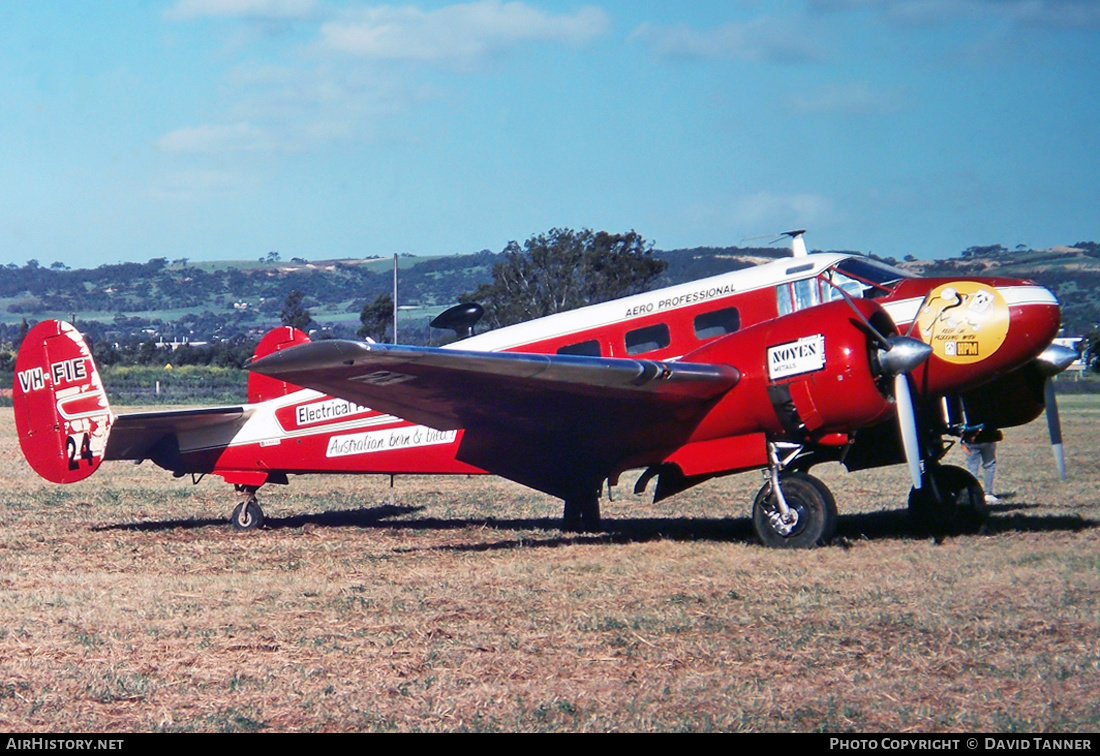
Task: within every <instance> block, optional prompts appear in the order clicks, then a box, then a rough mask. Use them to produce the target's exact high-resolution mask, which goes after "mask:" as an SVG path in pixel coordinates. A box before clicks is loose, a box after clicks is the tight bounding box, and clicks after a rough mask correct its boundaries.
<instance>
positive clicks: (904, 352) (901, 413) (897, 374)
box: [829, 281, 932, 488]
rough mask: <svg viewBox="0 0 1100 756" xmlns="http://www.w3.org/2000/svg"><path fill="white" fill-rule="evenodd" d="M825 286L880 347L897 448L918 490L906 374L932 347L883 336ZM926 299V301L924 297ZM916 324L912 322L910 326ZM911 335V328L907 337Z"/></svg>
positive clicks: (915, 443)
mask: <svg viewBox="0 0 1100 756" xmlns="http://www.w3.org/2000/svg"><path fill="white" fill-rule="evenodd" d="M829 284H830V285H831V286H833V288H834V289H836V290H837V291H838V292H839V293H840V295H841V296H842V297H844V301H845V302H847V303H848V306H849V307H851V308H852V311H853V312H855V314H856V315H857V316H859V319H860V320H861V321H862V322H863V325H865V326H866V327H867V329H868V330H869V331H870V332H871V334H872V335H873V336H874V337H875V339H876V340H877V341H878V343H879V344H881V345H882V347H881V348H880V349H879V350H878V352H877V354H876V357H877V360H878V367H879V371H880V372H879V374H880V375H882V376H890V377H893V379H894V404H895V405H896V408H897V413H898V429H899V430H900V431H901V446H902V449H903V450H904V451H905V462H906V464H907V465H908V466H909V477H910V478H912V480H913V488H920V487H921V470H920V438H919V437H918V435H917V410H916V407H915V406H914V404H913V394H912V392H910V390H909V373H911V372H913V371H914V370H916V369H917V368H918V367H920V366H921V365H923V364H924V363H925V362H926V361H927V360H928V358H929V357H931V356H932V347H931V345H929V344H925V343H924V342H923V341H921V340H920V339H918V338H915V337H913V336H910V335H909V334H906V335H905V336H901V335H899V334H894V335H892V336H884V335H883V333H882V332H881V331H879V330H878V329H877V328H875V327H874V325H872V324H871V321H869V320H868V319H867V318H866V316H864V314H863V313H862V312H860V309H859V308H858V307H856V303H855V302H854V301H852V296H851V295H850V294H849V293H848V292H846V291H845V290H844V289H843V288H841V287H840V286H837V285H836V284H834V283H833V282H832V281H829ZM926 299H927V297H926ZM915 322H916V321H915V320H914V323H915ZM912 332H913V328H912V326H910V328H909V333H912Z"/></svg>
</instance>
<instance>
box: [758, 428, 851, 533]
mask: <svg viewBox="0 0 1100 756" xmlns="http://www.w3.org/2000/svg"><path fill="white" fill-rule="evenodd" d="M801 451H802V447H801V445H799V444H789V443H782V442H775V443H769V444H768V460H769V464H768V482H767V483H765V484H764V487H763V488H761V489H760V492H759V493H757V494H756V500H755V501H754V502H753V505H752V525H753V529H754V530H755V531H756V536H757V538H759V539H760V541H761V542H762V543H763V544H764V545H765V546H770V547H772V548H777V549H811V548H813V547H814V546H820V545H821V544H823V543H825V542H826V541H828V540H829V539H830V538H832V537H833V533H835V532H836V500H835V499H834V498H833V494H832V493H831V492H830V491H829V488H828V486H826V485H825V484H824V483H822V482H821V481H820V480H818V479H817V478H815V477H814V476H812V475H810V474H808V473H805V472H802V471H801V470H792V471H790V472H785V471H784V468H785V467H787V466H788V465H790V464H791V463H792V462H793V461H794V460H795V458H796V457H797V456H798V455H799V453H801ZM784 454H785V456H782V455H784Z"/></svg>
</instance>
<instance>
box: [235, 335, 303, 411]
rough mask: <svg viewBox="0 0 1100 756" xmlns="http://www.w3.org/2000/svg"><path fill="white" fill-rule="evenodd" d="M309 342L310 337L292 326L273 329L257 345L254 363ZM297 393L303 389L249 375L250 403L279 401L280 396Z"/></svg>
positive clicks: (273, 379)
mask: <svg viewBox="0 0 1100 756" xmlns="http://www.w3.org/2000/svg"><path fill="white" fill-rule="evenodd" d="M307 341H309V336H307V335H305V334H304V333H302V332H301V331H299V330H298V329H297V328H292V327H290V326H279V327H278V328H272V329H271V330H270V331H268V332H267V334H266V335H265V336H264V337H263V338H262V339H260V343H259V344H257V345H256V351H255V353H254V354H253V355H252V361H253V362H255V361H256V360H258V359H260V358H261V357H266V356H267V355H269V354H273V353H274V352H278V351H280V350H282V349H286V348H287V347H292V346H297V345H298V344H305V343H306V342H307ZM295 391H301V387H300V386H295V385H294V384H293V383H287V382H286V381H280V380H278V379H277V378H268V377H267V376H266V375H260V374H259V373H249V374H248V401H249V402H250V403H252V404H258V403H260V402H264V401H267V400H269V399H277V398H278V397H280V396H286V395H287V394H293V393H294V392H295Z"/></svg>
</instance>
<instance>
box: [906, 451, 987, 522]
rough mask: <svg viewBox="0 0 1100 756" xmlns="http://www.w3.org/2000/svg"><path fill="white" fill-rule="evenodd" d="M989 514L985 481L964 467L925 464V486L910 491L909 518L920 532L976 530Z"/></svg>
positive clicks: (922, 482)
mask: <svg viewBox="0 0 1100 756" xmlns="http://www.w3.org/2000/svg"><path fill="white" fill-rule="evenodd" d="M988 515H989V512H988V510H987V509H986V506H985V494H984V492H983V491H982V486H981V484H980V483H978V481H977V480H976V479H975V478H974V476H973V475H971V474H970V473H969V472H967V471H966V470H964V469H962V468H961V467H955V466H954V465H940V464H935V463H925V470H924V473H923V474H922V475H921V487H920V488H914V489H912V490H911V491H910V492H909V519H910V521H911V522H912V523H913V526H914V527H915V528H916V529H917V531H918V532H922V533H923V532H931V533H932V534H934V535H955V534H961V533H974V532H977V531H978V530H979V529H980V528H981V526H982V525H983V524H984V523H985V520H986V517H988Z"/></svg>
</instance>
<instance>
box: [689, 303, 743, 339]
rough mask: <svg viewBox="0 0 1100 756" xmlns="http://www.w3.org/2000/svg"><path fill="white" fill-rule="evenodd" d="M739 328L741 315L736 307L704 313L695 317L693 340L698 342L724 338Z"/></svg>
mask: <svg viewBox="0 0 1100 756" xmlns="http://www.w3.org/2000/svg"><path fill="white" fill-rule="evenodd" d="M740 327H741V313H740V312H738V311H737V308H736V307H726V308H725V309H722V310H715V311H714V312H704V313H703V314H702V315H697V316H696V317H695V338H697V339H699V340H700V341H702V340H704V339H713V338H714V337H715V336H725V335H726V334H727V333H733V332H734V331H736V330H737V329H739V328H740Z"/></svg>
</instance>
